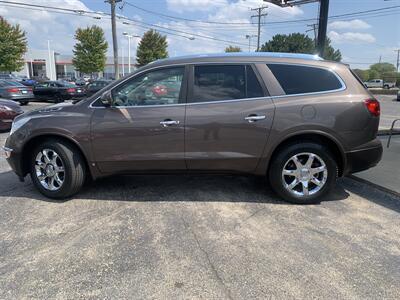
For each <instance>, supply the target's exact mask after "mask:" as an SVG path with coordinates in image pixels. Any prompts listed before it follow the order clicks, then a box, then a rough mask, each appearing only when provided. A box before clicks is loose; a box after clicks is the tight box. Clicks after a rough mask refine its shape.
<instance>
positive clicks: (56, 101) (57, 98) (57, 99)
mask: <svg viewBox="0 0 400 300" xmlns="http://www.w3.org/2000/svg"><path fill="white" fill-rule="evenodd" d="M61 102H64V98H63V96H62V95H61V94H57V95H56V98H55V100H54V103H61Z"/></svg>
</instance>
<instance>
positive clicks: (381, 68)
mask: <svg viewBox="0 0 400 300" xmlns="http://www.w3.org/2000/svg"><path fill="white" fill-rule="evenodd" d="M369 69H370V70H371V71H372V70H373V71H375V72H376V73H378V76H380V77H382V76H383V74H384V73H390V72H396V67H395V66H394V65H393V64H390V63H387V62H383V63H376V64H373V65H371V66H370V67H369Z"/></svg>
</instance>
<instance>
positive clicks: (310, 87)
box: [267, 64, 342, 95]
mask: <svg viewBox="0 0 400 300" xmlns="http://www.w3.org/2000/svg"><path fill="white" fill-rule="evenodd" d="M267 66H268V68H269V69H270V70H271V71H272V73H273V74H274V76H275V78H276V79H277V80H278V82H279V84H280V85H281V87H282V89H283V90H284V91H285V93H286V95H295V94H306V93H315V92H326V91H333V90H338V89H340V88H342V83H341V82H340V80H339V79H338V77H337V76H336V75H335V74H334V73H333V72H331V71H330V70H328V69H324V68H318V67H312V66H300V65H285V64H267Z"/></svg>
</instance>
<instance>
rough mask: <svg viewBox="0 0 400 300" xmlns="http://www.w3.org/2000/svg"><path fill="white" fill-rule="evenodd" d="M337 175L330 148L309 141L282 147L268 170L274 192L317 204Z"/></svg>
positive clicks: (294, 200)
mask: <svg viewBox="0 0 400 300" xmlns="http://www.w3.org/2000/svg"><path fill="white" fill-rule="evenodd" d="M337 174H338V170H337V163H336V161H335V159H334V156H333V155H332V154H331V152H330V151H329V149H328V148H326V147H324V146H322V145H320V144H317V143H312V142H307V143H299V144H291V145H288V146H287V147H285V148H283V149H282V150H280V151H279V153H278V154H277V155H276V156H275V157H274V158H273V161H272V163H271V166H270V169H269V179H270V182H271V186H272V188H273V189H274V190H275V192H276V193H277V194H278V195H280V196H281V197H282V198H283V199H284V200H286V201H288V202H292V203H297V204H312V203H319V202H320V201H321V200H322V199H323V196H324V195H326V193H328V192H329V191H330V190H331V189H332V187H333V186H334V185H335V182H336V178H337Z"/></svg>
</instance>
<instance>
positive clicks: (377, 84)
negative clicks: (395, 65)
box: [364, 79, 396, 89]
mask: <svg viewBox="0 0 400 300" xmlns="http://www.w3.org/2000/svg"><path fill="white" fill-rule="evenodd" d="M364 84H365V86H366V87H367V88H384V89H390V88H393V87H395V86H396V84H395V83H394V82H387V81H383V79H372V80H369V81H366V82H364Z"/></svg>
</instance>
